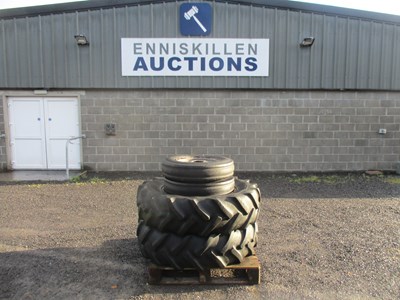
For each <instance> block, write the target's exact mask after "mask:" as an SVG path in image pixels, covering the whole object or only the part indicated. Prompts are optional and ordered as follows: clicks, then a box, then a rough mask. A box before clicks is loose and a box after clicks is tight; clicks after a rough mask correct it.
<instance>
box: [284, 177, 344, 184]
mask: <svg viewBox="0 0 400 300" xmlns="http://www.w3.org/2000/svg"><path fill="white" fill-rule="evenodd" d="M350 180H351V176H350V175H346V176H345V175H342V176H339V175H310V176H298V177H292V178H289V182H291V183H299V184H301V183H325V184H338V183H344V182H348V181H350Z"/></svg>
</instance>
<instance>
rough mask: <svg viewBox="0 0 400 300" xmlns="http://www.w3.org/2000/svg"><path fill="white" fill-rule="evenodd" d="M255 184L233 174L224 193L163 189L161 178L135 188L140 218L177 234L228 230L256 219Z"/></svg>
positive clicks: (257, 196) (151, 224) (256, 194)
mask: <svg viewBox="0 0 400 300" xmlns="http://www.w3.org/2000/svg"><path fill="white" fill-rule="evenodd" d="M260 197H261V196H260V190H259V189H258V187H257V184H255V183H250V181H248V180H241V179H238V178H235V189H234V191H233V192H232V193H229V194H226V195H210V196H204V197H200V196H192V197H189V196H180V195H170V194H168V193H166V192H165V191H164V179H163V178H156V179H154V180H151V181H146V182H144V183H143V184H142V185H141V186H140V187H139V189H138V194H137V205H138V209H139V220H143V221H144V223H145V224H146V225H147V226H150V227H152V228H154V229H157V230H159V231H162V232H171V233H175V234H177V235H180V236H184V235H186V234H194V235H198V236H202V237H207V236H209V235H210V234H214V233H216V234H219V233H222V234H229V233H230V232H231V231H233V230H237V229H244V228H246V227H247V226H248V225H249V224H254V223H255V222H256V221H257V218H258V214H259V206H260Z"/></svg>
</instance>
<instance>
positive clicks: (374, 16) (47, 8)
mask: <svg viewBox="0 0 400 300" xmlns="http://www.w3.org/2000/svg"><path fill="white" fill-rule="evenodd" d="M181 1H183V0H91V1H82V2H68V3H60V4H50V5H40V6H30V7H19V8H10V9H4V10H0V19H12V18H20V17H28V16H36V15H48V14H57V13H64V12H72V11H84V10H92V9H101V8H111V7H123V6H135V5H147V4H157V3H164V2H181ZM214 1H215V2H223V3H231V4H241V5H253V6H262V7H269V8H278V9H288V10H294V11H304V12H309V13H320V14H326V15H334V16H342V17H350V18H360V19H367V20H373V21H380V22H386V23H396V24H400V16H398V15H391V14H384V13H377V12H370V11H364V10H358V9H350V8H342V7H336V6H330V5H321V4H314V3H305V2H298V1H289V0H214ZM210 2H213V1H210Z"/></svg>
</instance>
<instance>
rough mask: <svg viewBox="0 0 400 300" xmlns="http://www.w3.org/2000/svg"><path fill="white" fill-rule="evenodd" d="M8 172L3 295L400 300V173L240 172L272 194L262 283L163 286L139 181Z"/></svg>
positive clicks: (1, 225)
mask: <svg viewBox="0 0 400 300" xmlns="http://www.w3.org/2000/svg"><path fill="white" fill-rule="evenodd" d="M156 175H157V174H148V173H147V174H141V173H113V174H88V176H87V177H86V178H79V177H76V176H75V177H73V178H72V180H71V181H68V182H67V181H61V182H58V181H56V180H54V178H53V179H48V180H50V182H49V181H46V179H45V181H38V180H39V179H34V180H33V181H27V180H23V181H15V180H14V181H6V180H1V176H0V207H1V210H0V299H206V298H213V299H399V298H400V177H399V176H395V175H382V176H365V175H364V174H351V175H346V174H339V175H338V174H331V175H328V174H320V175H298V176H295V175H271V174H264V173H248V174H246V173H241V174H239V176H240V178H249V179H250V180H251V181H253V182H256V183H258V185H259V187H260V189H261V193H262V196H263V198H262V206H261V213H260V218H259V220H258V225H259V234H258V235H259V243H258V246H257V248H256V249H257V250H256V251H257V256H258V258H259V260H260V263H261V266H262V269H261V284H259V285H254V286H238V285H223V286H210V285H206V286H196V285H192V286H153V285H149V284H148V283H147V269H146V266H147V262H146V260H145V259H144V258H143V257H142V255H141V253H140V251H139V247H138V244H137V239H136V228H137V218H138V217H137V209H136V192H137V188H138V186H139V185H140V184H141V183H142V182H143V181H144V180H149V179H151V178H152V177H153V176H156Z"/></svg>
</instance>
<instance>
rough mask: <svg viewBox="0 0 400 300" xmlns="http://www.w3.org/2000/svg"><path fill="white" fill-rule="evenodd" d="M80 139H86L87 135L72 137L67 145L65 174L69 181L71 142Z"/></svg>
mask: <svg viewBox="0 0 400 300" xmlns="http://www.w3.org/2000/svg"><path fill="white" fill-rule="evenodd" d="M78 139H86V135H85V134H82V135H81V136H71V137H70V138H69V139H67V143H66V144H65V172H66V175H67V179H68V180H69V162H68V145H69V144H72V143H71V141H73V140H78Z"/></svg>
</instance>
